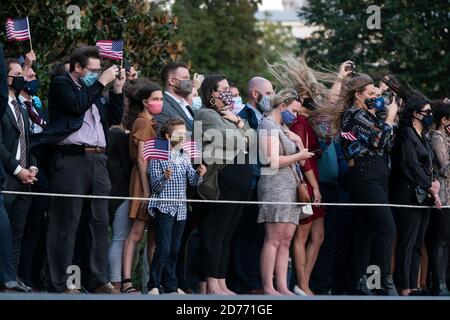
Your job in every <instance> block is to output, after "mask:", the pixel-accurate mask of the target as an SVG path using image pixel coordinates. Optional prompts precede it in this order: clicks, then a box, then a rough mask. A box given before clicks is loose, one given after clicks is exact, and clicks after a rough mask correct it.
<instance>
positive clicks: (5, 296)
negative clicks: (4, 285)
mask: <svg viewBox="0 0 450 320" xmlns="http://www.w3.org/2000/svg"><path fill="white" fill-rule="evenodd" d="M0 300H198V301H204V300H229V301H240V300H242V301H246V300H257V301H264V300H306V301H307V300H311V301H314V300H319V301H326V300H340V301H348V300H360V301H377V300H379V301H393V300H400V301H407V300H428V301H433V300H444V301H450V297H384V296H372V297H368V296H314V297H302V296H293V297H285V296H283V297H275V296H264V295H238V296H211V295H201V294H189V295H171V294H167V295H159V296H149V295H144V294H142V295H130V294H128V295H127V294H120V295H107V294H79V295H71V294H52V293H32V294H24V293H0Z"/></svg>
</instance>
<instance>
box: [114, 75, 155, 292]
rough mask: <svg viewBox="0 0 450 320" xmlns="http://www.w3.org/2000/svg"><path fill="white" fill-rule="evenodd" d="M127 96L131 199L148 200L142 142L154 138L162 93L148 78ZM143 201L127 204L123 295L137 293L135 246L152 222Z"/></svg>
mask: <svg viewBox="0 0 450 320" xmlns="http://www.w3.org/2000/svg"><path fill="white" fill-rule="evenodd" d="M133 87H134V88H133V89H132V90H131V91H132V92H131V93H130V103H129V108H128V114H127V121H126V122H127V126H129V127H130V135H129V137H130V138H129V139H130V140H129V148H130V149H129V151H130V157H131V161H132V164H133V168H132V171H131V179H130V196H131V197H138V198H149V197H150V184H149V180H148V176H147V166H148V160H146V159H144V155H143V150H144V146H145V142H146V141H147V140H149V139H151V138H155V137H156V132H155V121H154V116H156V115H157V114H159V113H161V110H162V106H163V94H162V90H161V87H160V86H159V85H157V84H156V83H153V82H150V81H149V80H148V79H145V78H141V79H138V80H136V81H135V84H134V85H133ZM146 209H147V206H146V202H144V201H138V200H133V201H131V202H130V209H129V218H130V219H132V221H133V222H132V226H131V229H130V232H129V233H128V232H127V231H124V232H125V233H127V234H128V237H127V239H126V241H125V245H124V251H123V269H122V275H123V278H122V286H121V291H122V292H123V293H138V292H139V291H138V290H137V289H135V288H133V286H132V284H131V269H132V262H133V255H134V251H135V247H136V245H138V244H139V242H140V241H141V239H142V237H143V235H144V231H145V227H146V225H147V224H148V223H149V222H151V219H150V216H149V215H148V214H147V210H146ZM148 232H149V236H148V240H147V241H148V251H149V253H148V257H147V259H148V260H149V263H150V260H151V257H152V256H153V252H152V249H154V243H153V236H152V234H153V232H152V229H151V228H148Z"/></svg>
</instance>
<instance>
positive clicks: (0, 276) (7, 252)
mask: <svg viewBox="0 0 450 320" xmlns="http://www.w3.org/2000/svg"><path fill="white" fill-rule="evenodd" d="M15 280H16V271H15V270H14V266H13V253H12V233H11V225H10V223H9V218H8V214H7V213H6V210H5V207H4V206H3V195H2V194H1V193H0V284H2V283H5V282H8V281H15Z"/></svg>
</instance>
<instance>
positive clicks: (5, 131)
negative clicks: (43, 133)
mask: <svg viewBox="0 0 450 320" xmlns="http://www.w3.org/2000/svg"><path fill="white" fill-rule="evenodd" d="M20 111H21V112H22V118H23V122H24V127H25V139H26V144H27V150H28V152H27V167H29V166H30V165H35V163H34V161H33V160H32V159H31V157H30V152H29V146H30V126H29V121H30V120H29V118H28V111H27V110H26V109H25V108H24V107H23V106H22V105H21V106H20ZM0 126H1V128H0V160H1V163H2V165H3V167H4V169H5V171H6V172H7V173H9V174H11V175H12V174H14V170H16V168H17V166H18V165H19V161H18V160H16V153H17V148H18V146H19V137H20V129H19V126H18V125H17V121H16V118H15V117H14V114H13V112H12V111H11V108H10V107H9V106H8V107H7V109H6V114H5V115H3V117H2V119H1V121H0Z"/></svg>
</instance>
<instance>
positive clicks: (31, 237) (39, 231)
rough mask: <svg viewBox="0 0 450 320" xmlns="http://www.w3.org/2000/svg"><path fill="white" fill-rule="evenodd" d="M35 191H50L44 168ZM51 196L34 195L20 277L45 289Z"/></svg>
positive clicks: (27, 225) (40, 171)
mask: <svg viewBox="0 0 450 320" xmlns="http://www.w3.org/2000/svg"><path fill="white" fill-rule="evenodd" d="M37 178H38V181H37V182H36V183H35V185H34V186H33V187H32V191H33V192H48V180H47V177H46V174H45V173H44V170H42V169H41V170H39V173H38V177H37ZM48 206H49V198H48V197H46V196H33V197H32V203H31V207H30V212H29V213H28V219H27V224H26V227H25V232H24V235H23V239H22V254H21V257H20V265H19V277H20V279H21V280H22V281H23V282H24V283H25V284H26V285H28V286H31V287H33V288H39V289H44V285H43V282H42V279H41V273H42V269H43V266H44V261H45V256H46V250H45V249H46V244H45V239H46V236H47V221H48V220H47V213H48Z"/></svg>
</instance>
